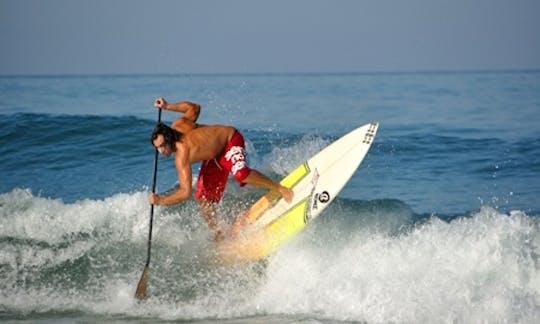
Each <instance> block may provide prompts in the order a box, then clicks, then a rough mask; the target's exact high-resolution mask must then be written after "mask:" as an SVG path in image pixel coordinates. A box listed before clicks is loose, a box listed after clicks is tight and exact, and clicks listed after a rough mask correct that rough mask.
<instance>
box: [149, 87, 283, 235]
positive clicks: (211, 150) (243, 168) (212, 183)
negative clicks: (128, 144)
mask: <svg viewBox="0 0 540 324" xmlns="http://www.w3.org/2000/svg"><path fill="white" fill-rule="evenodd" d="M154 105H155V106H156V107H157V108H158V109H167V110H172V111H177V112H181V113H183V116H181V117H180V118H178V119H176V120H175V121H174V122H173V123H172V128H171V127H168V126H166V125H164V124H162V123H160V124H158V125H157V126H156V128H155V129H154V131H153V133H152V138H151V140H152V144H153V145H154V147H156V149H157V150H158V151H159V153H161V154H163V155H164V156H166V157H169V156H171V155H172V154H174V155H175V157H174V164H175V166H176V170H177V173H178V182H179V183H180V187H179V188H177V189H176V190H175V191H173V192H172V193H170V194H168V195H157V194H154V193H152V194H150V197H149V201H150V203H151V204H154V205H174V204H178V203H180V202H182V201H184V200H186V199H188V198H189V197H191V194H192V192H191V191H192V188H191V183H192V179H193V175H192V172H191V164H193V163H196V162H199V161H202V164H201V169H200V172H199V178H198V179H197V185H196V191H195V199H196V200H197V202H198V203H199V205H200V207H201V212H202V215H203V218H204V220H205V221H206V223H207V224H208V226H209V227H210V229H212V230H213V231H214V233H215V234H216V237H218V238H219V236H221V235H223V232H222V230H221V229H220V228H219V227H218V222H217V220H216V215H215V204H217V203H218V202H219V201H220V200H221V197H222V196H223V192H224V191H225V187H226V185H227V178H228V175H229V173H230V174H232V175H233V176H234V178H235V179H236V181H238V182H239V183H240V185H241V186H244V185H245V184H249V185H252V186H254V187H259V188H266V189H268V190H273V191H276V192H278V193H279V194H281V195H282V196H283V198H284V199H285V201H286V202H288V203H290V202H291V201H292V199H293V192H292V191H291V190H290V189H288V188H286V187H284V186H282V185H280V184H279V183H276V182H274V181H272V180H271V179H270V178H268V177H267V176H265V175H264V174H262V173H260V172H259V171H257V170H255V169H251V168H249V167H248V165H247V163H246V152H245V145H244V138H243V136H242V134H240V132H238V131H237V130H236V129H235V128H234V127H231V126H226V125H198V124H196V121H197V118H198V117H199V114H200V106H199V105H198V104H196V103H192V102H188V101H183V102H179V103H175V104H169V103H168V102H167V101H166V100H165V99H163V98H158V99H156V101H155V104H154Z"/></svg>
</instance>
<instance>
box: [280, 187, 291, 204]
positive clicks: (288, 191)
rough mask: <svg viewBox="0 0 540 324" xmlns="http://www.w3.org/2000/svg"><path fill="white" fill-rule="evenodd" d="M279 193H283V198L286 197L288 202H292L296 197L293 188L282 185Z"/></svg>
mask: <svg viewBox="0 0 540 324" xmlns="http://www.w3.org/2000/svg"><path fill="white" fill-rule="evenodd" d="M279 193H280V194H281V196H282V197H283V199H285V201H286V202H287V203H289V204H290V203H291V202H292V200H293V198H294V193H293V191H292V190H291V189H289V188H286V187H283V186H281V187H280V188H279Z"/></svg>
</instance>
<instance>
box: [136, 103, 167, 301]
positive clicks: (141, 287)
mask: <svg viewBox="0 0 540 324" xmlns="http://www.w3.org/2000/svg"><path fill="white" fill-rule="evenodd" d="M158 111H159V112H158V119H157V123H158V124H159V123H160V122H161V109H158ZM158 154H159V152H158V150H157V148H156V152H155V154H154V176H153V179H152V193H155V192H156V178H157V163H158ZM153 222H154V205H150V226H149V227H150V228H149V230H148V252H147V255H146V264H145V266H144V271H143V273H142V275H141V279H140V280H139V284H138V285H137V291H136V292H135V297H136V298H137V299H138V300H142V299H144V298H145V297H146V288H147V287H148V268H149V267H150V249H151V247H152V224H153Z"/></svg>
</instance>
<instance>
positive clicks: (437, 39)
mask: <svg viewBox="0 0 540 324" xmlns="http://www.w3.org/2000/svg"><path fill="white" fill-rule="evenodd" d="M0 43H1V44H2V50H1V51H0V55H1V59H0V75H11V74H108V73H111V74H138V73H230V72H232V73H259V72H276V73H281V72H373V71H419V70H421V71H425V70H427V71H431V70H501V69H502V70H507V69H539V68H540V1H538V0H448V1H443V0H394V1H389V0H364V1H363V0H358V1H352V0H272V1H258V0H231V1H225V0H221V1H220V0H215V1H211V0H193V1H191V0H190V1H181V0H179V1H171V0H154V1H141V0H131V1H130V0H0Z"/></svg>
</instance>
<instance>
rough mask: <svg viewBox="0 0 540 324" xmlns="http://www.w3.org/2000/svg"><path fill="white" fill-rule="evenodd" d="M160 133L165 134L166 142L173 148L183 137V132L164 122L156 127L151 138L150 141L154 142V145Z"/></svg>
mask: <svg viewBox="0 0 540 324" xmlns="http://www.w3.org/2000/svg"><path fill="white" fill-rule="evenodd" d="M158 135H163V139H164V142H165V143H167V144H168V145H169V146H170V147H171V148H173V149H174V143H175V142H178V141H179V140H180V139H181V138H182V133H180V132H177V131H175V130H174V129H172V128H171V127H169V126H167V125H165V124H163V123H159V124H157V125H156V127H155V128H154V131H153V132H152V137H151V138H150V143H152V145H154V140H155V139H156V138H157V137H158Z"/></svg>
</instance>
